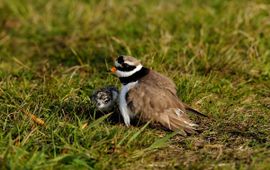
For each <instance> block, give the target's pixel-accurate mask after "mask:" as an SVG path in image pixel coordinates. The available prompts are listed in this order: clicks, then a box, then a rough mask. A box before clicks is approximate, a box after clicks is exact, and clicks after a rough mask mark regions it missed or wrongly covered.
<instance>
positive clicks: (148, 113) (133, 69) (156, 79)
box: [111, 56, 204, 133]
mask: <svg viewBox="0 0 270 170" xmlns="http://www.w3.org/2000/svg"><path fill="white" fill-rule="evenodd" d="M111 72H113V73H114V74H115V75H117V76H118V77H119V79H120V82H121V83H122V89H121V92H120V94H119V109H120V112H121V115H122V117H123V119H124V122H125V124H126V126H129V125H130V119H132V118H133V117H137V118H139V119H140V120H143V121H153V122H157V123H160V124H161V125H163V126H164V127H166V128H168V129H170V130H172V131H176V130H182V131H183V130H184V132H187V133H194V132H195V130H196V127H197V126H198V125H197V124H195V123H193V122H192V121H191V120H190V119H189V117H188V115H187V114H186V112H187V111H191V112H193V113H196V114H199V115H203V114H201V113H200V112H198V111H196V110H194V109H192V108H191V107H189V106H188V105H186V104H184V103H183V102H181V101H180V100H179V98H178V96H177V94H176V86H175V84H174V83H173V81H172V80H170V79H169V78H167V77H165V76H163V75H161V74H159V73H157V72H155V71H153V70H151V69H148V68H146V67H144V66H143V65H142V64H141V63H140V61H139V60H137V59H135V58H133V57H131V56H119V57H118V58H117V59H116V60H115V67H112V68H111ZM203 116H204V115H203Z"/></svg>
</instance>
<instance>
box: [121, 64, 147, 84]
mask: <svg viewBox="0 0 270 170" xmlns="http://www.w3.org/2000/svg"><path fill="white" fill-rule="evenodd" d="M149 71H150V70H149V69H148V68H145V67H142V69H141V70H139V71H137V72H136V73H134V74H133V75H131V76H129V77H120V78H119V79H120V81H121V83H122V84H123V85H126V84H128V83H130V82H135V81H137V80H139V79H140V78H142V77H144V76H146V75H147V74H148V73H149Z"/></svg>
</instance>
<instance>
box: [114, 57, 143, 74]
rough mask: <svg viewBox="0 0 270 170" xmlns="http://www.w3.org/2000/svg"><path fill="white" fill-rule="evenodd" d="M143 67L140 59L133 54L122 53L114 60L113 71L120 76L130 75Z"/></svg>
mask: <svg viewBox="0 0 270 170" xmlns="http://www.w3.org/2000/svg"><path fill="white" fill-rule="evenodd" d="M142 68H143V66H142V64H141V63H140V61H139V60H137V59H136V58H134V57H131V56H124V55H120V56H118V58H117V59H116V60H115V62H114V67H112V68H111V72H112V73H114V74H115V75H116V76H118V77H120V78H121V77H130V76H132V75H133V74H135V73H136V72H138V71H140V70H141V69H142Z"/></svg>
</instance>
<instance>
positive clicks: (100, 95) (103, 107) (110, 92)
mask: <svg viewBox="0 0 270 170" xmlns="http://www.w3.org/2000/svg"><path fill="white" fill-rule="evenodd" d="M118 95H119V91H118V89H117V88H116V87H114V86H107V87H103V88H100V89H98V90H96V91H94V92H93V94H92V96H91V101H92V102H93V103H94V105H95V107H96V108H97V110H99V111H101V112H105V113H109V112H111V111H113V109H114V107H115V106H116V104H117V101H118Z"/></svg>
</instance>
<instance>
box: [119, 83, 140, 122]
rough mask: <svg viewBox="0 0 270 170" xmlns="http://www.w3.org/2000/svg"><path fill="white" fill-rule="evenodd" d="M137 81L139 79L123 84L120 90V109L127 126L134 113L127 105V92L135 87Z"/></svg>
mask: <svg viewBox="0 0 270 170" xmlns="http://www.w3.org/2000/svg"><path fill="white" fill-rule="evenodd" d="M137 83H138V81H136V82H131V83H128V84H126V85H123V86H122V89H121V92H120V96H119V109H120V112H121V115H122V116H123V119H124V122H125V125H126V126H129V125H130V118H132V117H133V113H132V112H131V111H130V109H129V108H128V106H127V101H126V94H127V92H128V91H129V90H130V89H132V88H133V87H135V86H136V85H137Z"/></svg>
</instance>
